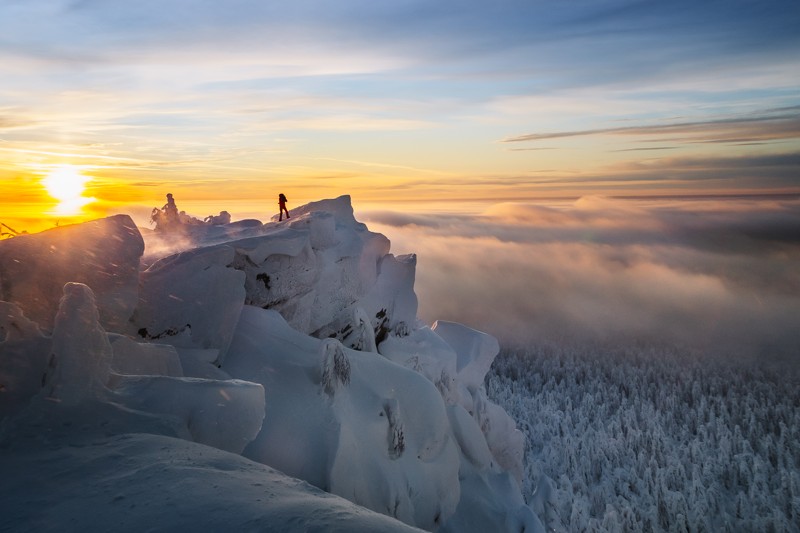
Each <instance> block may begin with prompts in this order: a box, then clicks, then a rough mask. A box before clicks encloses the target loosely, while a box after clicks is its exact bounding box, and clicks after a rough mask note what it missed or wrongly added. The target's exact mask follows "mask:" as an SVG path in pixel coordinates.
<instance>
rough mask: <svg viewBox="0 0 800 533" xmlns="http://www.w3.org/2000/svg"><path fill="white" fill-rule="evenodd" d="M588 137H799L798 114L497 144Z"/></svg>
mask: <svg viewBox="0 0 800 533" xmlns="http://www.w3.org/2000/svg"><path fill="white" fill-rule="evenodd" d="M589 135H627V136H641V137H651V136H659V137H662V138H663V137H667V138H669V139H670V140H672V141H673V142H737V143H740V142H747V141H763V140H777V139H797V138H800V114H798V113H796V112H795V113H793V114H791V115H781V116H769V115H764V116H757V117H737V118H724V119H717V120H706V121H700V122H675V123H661V124H653V125H643V126H623V127H617V128H599V129H590V130H576V131H558V132H549V133H529V134H526V135H518V136H514V137H507V138H505V139H502V140H501V141H500V142H504V143H516V142H527V141H542V140H550V139H562V138H565V137H583V136H589Z"/></svg>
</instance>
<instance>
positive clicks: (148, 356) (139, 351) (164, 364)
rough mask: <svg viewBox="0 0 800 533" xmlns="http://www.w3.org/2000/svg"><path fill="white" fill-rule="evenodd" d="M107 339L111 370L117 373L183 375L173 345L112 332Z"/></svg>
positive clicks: (179, 360)
mask: <svg viewBox="0 0 800 533" xmlns="http://www.w3.org/2000/svg"><path fill="white" fill-rule="evenodd" d="M108 339H109V341H110V342H111V348H112V350H113V359H112V360H111V370H112V371H114V372H116V373H118V374H127V375H136V376H143V375H150V376H173V377H179V376H183V375H184V374H183V367H182V366H181V359H180V356H179V355H178V352H177V350H175V348H174V347H173V346H170V345H168V344H147V343H142V342H136V341H134V340H132V339H130V338H128V337H126V336H124V335H119V334H114V333H110V334H109V335H108ZM215 354H216V352H215ZM215 359H216V357H215Z"/></svg>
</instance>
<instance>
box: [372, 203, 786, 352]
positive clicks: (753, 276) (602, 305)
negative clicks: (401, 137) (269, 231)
mask: <svg viewBox="0 0 800 533" xmlns="http://www.w3.org/2000/svg"><path fill="white" fill-rule="evenodd" d="M359 216H360V217H361V219H362V220H364V221H366V222H367V223H368V224H369V225H370V229H373V230H375V231H381V232H382V233H385V234H386V235H387V236H389V237H390V238H391V240H392V250H393V251H394V253H406V252H411V251H413V252H416V253H417V254H418V269H417V282H416V288H417V294H418V295H419V298H420V317H421V318H422V319H423V320H426V321H432V320H435V319H447V320H456V321H460V322H463V323H466V324H470V325H473V326H474V327H477V328H480V329H484V330H485V331H488V332H490V333H492V334H494V335H496V336H497V337H498V338H499V339H500V340H501V341H502V342H504V343H507V344H509V343H529V342H537V341H554V340H555V341H562V340H569V341H577V342H612V343H614V342H630V341H645V342H658V343H667V344H670V345H677V346H680V347H684V348H687V349H692V350H698V351H700V352H703V353H708V354H717V355H722V356H734V355H735V356H737V357H747V358H759V359H761V358H768V359H770V360H790V361H793V362H796V361H798V360H800V359H799V358H798V356H799V355H800V269H798V265H800V201H798V200H797V199H796V198H795V199H793V198H786V199H771V200H748V199H704V200H661V201H652V200H650V201H647V200H618V199H610V198H601V197H584V198H581V199H579V200H577V201H575V202H574V203H571V204H568V205H562V206H559V207H553V206H545V205H533V204H497V205H493V206H490V207H489V208H488V209H487V210H486V211H485V212H484V213H483V214H481V215H477V216H466V215H453V214H437V215H429V216H422V215H418V214H406V213H397V212H390V211H381V212H368V213H361V214H359Z"/></svg>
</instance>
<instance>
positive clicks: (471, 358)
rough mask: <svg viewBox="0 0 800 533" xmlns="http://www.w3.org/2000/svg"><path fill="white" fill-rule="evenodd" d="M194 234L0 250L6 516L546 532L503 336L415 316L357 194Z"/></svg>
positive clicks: (409, 268) (91, 236)
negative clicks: (525, 485)
mask: <svg viewBox="0 0 800 533" xmlns="http://www.w3.org/2000/svg"><path fill="white" fill-rule="evenodd" d="M184 229H185V231H182V232H180V233H176V234H174V235H164V234H155V233H152V232H146V233H145V235H144V238H143V236H142V234H141V233H140V232H139V231H138V230H137V229H136V227H135V226H134V224H133V223H132V221H131V220H130V218H129V217H127V216H124V215H122V216H116V217H111V218H108V219H105V220H99V221H94V222H90V223H87V224H81V225H76V226H71V227H64V228H56V229H53V230H50V231H46V232H43V233H40V234H36V235H30V236H23V237H16V238H14V239H10V240H6V241H3V242H0V300H2V301H0V420H2V426H0V447H1V448H2V450H3V452H2V454H0V469H1V470H2V471H3V472H4V473H6V475H4V476H3V481H2V482H0V502H3V503H2V506H3V508H4V509H3V515H4V517H5V519H4V525H5V526H6V527H9V528H11V529H12V530H22V529H29V528H30V527H31V524H33V525H35V527H36V529H40V530H56V529H62V528H63V527H65V526H69V527H70V528H78V527H80V528H82V529H104V530H109V529H114V530H126V531H133V530H137V531H138V530H141V529H152V528H155V529H165V530H170V529H178V528H181V529H184V528H186V527H191V526H192V525H200V524H202V525H203V526H204V527H205V528H208V527H210V528H211V529H215V528H218V529H239V528H241V527H246V528H248V529H254V528H261V529H271V530H281V531H307V530H309V529H317V528H319V529H323V530H337V529H338V530H342V531H345V530H346V531H360V530H363V531H389V530H392V531H394V530H397V531H403V530H406V529H409V526H410V527H411V528H421V529H425V530H430V531H434V530H438V531H459V532H464V531H467V532H468V531H487V530H492V531H523V530H524V531H543V528H542V526H541V522H540V521H539V519H538V518H537V517H536V516H535V515H534V513H533V512H532V511H531V509H530V508H529V507H528V506H526V505H525V503H524V501H523V498H522V496H521V492H520V486H521V483H522V473H523V465H522V460H523V452H524V446H525V443H524V438H523V437H522V434H521V433H520V432H519V431H518V430H517V429H516V428H515V426H514V423H513V421H512V420H511V418H510V417H509V416H508V415H507V414H506V413H505V411H503V410H502V409H501V408H500V407H498V406H497V405H495V404H493V403H492V402H490V401H489V400H488V399H487V397H486V392H485V390H484V385H483V380H484V376H485V375H486V373H487V371H488V370H489V367H490V365H491V363H492V360H493V359H494V357H495V356H496V355H497V352H498V345H497V341H496V340H495V339H493V338H492V337H490V336H488V335H486V334H484V333H481V332H478V331H475V330H472V329H470V328H467V327H465V326H462V325H459V324H454V323H445V322H439V323H437V324H435V325H434V326H433V327H427V326H425V325H423V324H421V323H420V322H419V321H418V320H417V318H416V311H417V298H416V295H415V293H414V273H415V268H416V258H415V257H414V256H413V255H410V256H400V257H395V256H394V255H392V254H391V253H389V250H390V243H389V240H388V239H387V238H386V237H384V236H383V235H380V234H377V233H373V232H370V231H369V230H368V229H367V227H366V226H365V225H363V224H361V223H359V222H357V221H356V220H355V218H354V217H353V210H352V207H351V204H350V198H349V197H348V196H342V197H340V198H336V199H333V200H323V201H320V202H315V203H312V204H308V205H306V206H302V207H300V208H298V209H295V210H293V211H291V219H289V220H288V221H287V222H281V223H276V222H274V221H273V222H271V223H267V224H263V225H262V224H260V223H254V222H253V221H247V223H241V222H240V223H233V224H224V225H214V226H211V225H209V226H187V227H186V228H184ZM160 250H171V251H172V252H174V253H172V252H171V253H159V251H160ZM178 250H180V251H178ZM143 257H144V258H145V259H143ZM56 289H57V290H56ZM53 475H55V476H57V478H58V480H57V482H56V483H51V482H49V481H48V478H49V477H52V476H53ZM167 492H168V496H164V494H166V493H167ZM165 498H166V499H165ZM347 500H349V502H348V501H347ZM51 505H52V507H51ZM44 507H47V508H48V509H49V510H48V511H47V512H43V511H42V509H43V508H44ZM376 513H379V514H376ZM383 515H385V516H383ZM87 516H91V519H87Z"/></svg>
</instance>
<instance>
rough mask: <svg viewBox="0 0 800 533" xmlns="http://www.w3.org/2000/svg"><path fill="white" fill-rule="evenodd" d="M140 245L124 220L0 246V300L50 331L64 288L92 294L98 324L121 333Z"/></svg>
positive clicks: (133, 292)
mask: <svg viewBox="0 0 800 533" xmlns="http://www.w3.org/2000/svg"><path fill="white" fill-rule="evenodd" d="M143 252H144V241H143V240H142V236H141V234H140V233H139V230H138V229H137V228H136V225H135V224H134V223H133V221H132V220H131V218H130V217H129V216H127V215H115V216H112V217H108V218H104V219H100V220H94V221H92V222H85V223H83V224H75V225H71V226H64V227H60V228H54V229H51V230H47V231H43V232H41V233H36V234H32V235H23V236H20V237H15V238H13V239H5V240H2V241H0V300H5V301H8V302H13V303H14V304H16V305H18V306H19V307H21V308H22V309H23V310H24V311H25V315H26V316H27V317H28V318H29V319H30V320H33V321H34V322H36V323H38V324H39V326H40V327H42V328H43V329H45V330H48V331H50V330H52V329H53V317H54V316H55V314H56V311H57V310H58V306H59V301H60V299H61V294H62V289H63V287H64V284H65V283H67V282H70V281H73V282H79V283H84V284H85V285H88V286H89V287H91V289H92V291H93V292H94V294H95V299H96V301H97V307H98V309H99V312H100V323H101V324H102V325H103V327H105V328H109V329H117V330H118V329H120V328H121V327H122V326H123V325H124V323H125V322H126V321H127V320H128V318H129V317H130V315H131V313H132V312H133V308H134V307H135V306H136V301H137V291H138V275H139V258H140V257H141V256H142V253H143Z"/></svg>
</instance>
